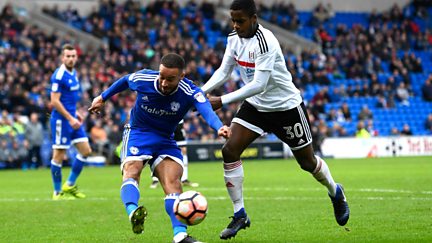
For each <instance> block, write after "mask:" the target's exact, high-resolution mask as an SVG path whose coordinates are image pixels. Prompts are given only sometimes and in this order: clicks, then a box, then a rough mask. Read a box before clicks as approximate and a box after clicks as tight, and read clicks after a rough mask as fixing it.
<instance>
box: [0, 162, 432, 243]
mask: <svg viewBox="0 0 432 243" xmlns="http://www.w3.org/2000/svg"><path fill="white" fill-rule="evenodd" d="M327 163H328V165H329V167H330V169H331V171H332V174H333V177H334V178H335V180H336V181H337V182H340V183H342V184H343V185H344V187H345V191H346V195H347V197H348V202H349V205H350V208H351V217H350V220H349V222H348V224H347V225H346V226H345V227H340V226H338V225H337V223H336V221H335V219H334V216H333V209H332V206H331V203H330V200H329V198H328V196H327V193H326V190H325V188H324V187H323V186H321V185H320V184H319V183H317V182H316V181H315V180H314V179H313V177H312V176H311V175H310V174H308V173H306V172H304V171H302V170H301V169H300V167H299V166H298V165H297V163H296V162H295V161H294V160H293V159H289V160H268V161H244V164H243V165H244V170H245V184H244V196H245V204H246V209H247V212H248V214H249V216H250V218H251V220H252V225H251V227H250V228H248V229H247V230H242V231H241V232H240V233H239V234H238V235H237V236H236V238H235V239H232V240H230V241H229V242H432V157H411V158H381V159H352V160H342V159H339V160H334V159H327ZM189 168H190V169H189V170H190V171H189V174H190V179H191V180H193V181H196V182H199V183H200V187H199V188H198V191H200V192H202V193H203V194H204V195H205V196H206V198H207V200H208V202H209V213H208V215H207V218H206V219H205V220H204V221H203V223H201V224H200V225H197V226H193V227H190V228H189V233H190V234H191V235H192V236H194V237H196V238H197V239H199V240H202V241H205V242H222V240H220V239H219V236H218V235H219V232H220V231H221V230H222V229H223V228H224V227H225V226H226V225H227V224H228V223H229V219H228V216H230V215H232V206H231V202H230V200H229V197H228V194H227V192H226V190H225V187H224V182H223V170H222V165H221V163H220V162H212V163H191V164H190V166H189ZM68 174H69V168H65V169H64V170H63V178H64V179H65V177H67V176H68ZM150 180H151V179H150V176H149V170H148V167H147V168H146V169H145V171H144V172H143V175H142V178H141V185H140V190H141V200H140V203H143V204H145V206H146V207H147V209H148V211H149V217H148V220H147V221H146V223H145V232H144V234H141V235H134V234H133V233H132V230H131V226H130V223H129V221H128V218H127V216H126V213H125V210H124V208H123V205H122V203H121V200H120V196H119V189H120V185H121V175H120V171H119V168H118V167H117V166H112V167H103V168H84V170H83V173H82V175H81V177H80V178H79V181H78V184H79V186H80V188H81V189H82V191H83V192H84V193H86V194H87V198H86V199H83V200H74V201H52V200H51V193H52V185H51V176H50V171H49V170H48V169H39V170H36V171H0V189H1V190H0V242H104V243H106V242H152V243H153V242H171V241H172V231H171V224H170V221H169V218H168V217H167V215H166V214H165V210H164V203H163V197H164V195H163V192H162V189H161V188H160V187H158V188H157V189H149V184H150ZM186 190H187V188H186Z"/></svg>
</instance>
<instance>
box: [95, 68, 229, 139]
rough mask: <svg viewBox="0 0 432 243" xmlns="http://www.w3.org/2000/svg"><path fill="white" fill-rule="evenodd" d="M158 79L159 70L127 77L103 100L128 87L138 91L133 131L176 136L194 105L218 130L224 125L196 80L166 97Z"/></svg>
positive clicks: (132, 116) (184, 79)
mask: <svg viewBox="0 0 432 243" xmlns="http://www.w3.org/2000/svg"><path fill="white" fill-rule="evenodd" d="M158 77H159V72H158V71H154V70H148V69H144V70H140V71H138V72H135V73H132V74H128V75H125V76H123V77H122V78H120V79H119V80H117V81H116V83H114V84H113V85H112V86H111V87H110V88H109V89H108V90H106V91H105V92H103V93H102V99H103V100H106V99H108V98H109V97H111V95H113V94H115V93H118V92H120V91H122V90H125V89H127V88H129V89H131V90H133V91H136V92H137V99H136V101H135V105H134V107H133V108H132V110H131V114H130V121H129V124H130V126H131V129H138V130H141V131H143V132H146V131H149V132H157V133H159V134H160V135H162V136H172V134H173V133H174V131H175V129H176V127H177V125H178V124H179V122H180V121H181V120H182V119H183V117H184V116H185V114H186V113H187V112H188V111H189V109H190V108H191V107H193V106H195V107H196V108H197V110H198V111H199V112H200V113H201V114H202V115H203V117H204V118H205V119H206V120H207V122H208V123H209V125H210V126H212V127H213V128H214V129H216V130H217V129H219V128H220V127H221V126H222V123H221V122H220V120H219V119H218V118H217V116H216V115H215V114H214V113H213V111H212V110H211V105H210V103H209V101H208V100H207V99H206V98H205V96H204V93H203V92H202V90H201V89H200V88H199V87H197V86H196V85H194V84H193V82H192V81H190V80H189V79H187V78H183V79H182V80H181V81H180V83H179V85H178V88H177V90H175V91H174V92H172V93H171V94H169V95H164V94H162V93H161V92H160V91H159V90H158V82H159V80H158ZM113 86H114V87H113Z"/></svg>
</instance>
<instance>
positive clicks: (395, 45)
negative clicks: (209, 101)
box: [0, 0, 432, 167]
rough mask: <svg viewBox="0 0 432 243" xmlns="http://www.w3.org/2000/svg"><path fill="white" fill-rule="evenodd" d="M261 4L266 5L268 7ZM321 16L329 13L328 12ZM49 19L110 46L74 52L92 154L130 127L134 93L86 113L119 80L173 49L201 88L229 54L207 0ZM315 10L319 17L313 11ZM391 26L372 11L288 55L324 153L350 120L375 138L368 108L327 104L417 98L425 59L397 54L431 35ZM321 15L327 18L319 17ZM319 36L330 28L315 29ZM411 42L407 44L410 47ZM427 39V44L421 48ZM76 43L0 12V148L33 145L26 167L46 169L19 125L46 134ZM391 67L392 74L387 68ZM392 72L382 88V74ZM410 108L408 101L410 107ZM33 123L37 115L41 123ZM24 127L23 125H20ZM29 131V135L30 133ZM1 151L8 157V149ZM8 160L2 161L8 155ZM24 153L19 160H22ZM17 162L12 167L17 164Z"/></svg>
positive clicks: (209, 135) (195, 130)
mask: <svg viewBox="0 0 432 243" xmlns="http://www.w3.org/2000/svg"><path fill="white" fill-rule="evenodd" d="M264 7H265V5H261V8H264ZM270 9H271V10H272V11H274V12H278V13H280V14H286V16H289V19H290V20H293V19H295V18H296V17H295V16H296V15H297V11H296V9H295V6H294V5H293V4H286V3H284V2H283V1H282V2H281V3H278V4H276V5H274V6H272V7H270ZM323 9H324V10H325V11H324V12H323ZM44 12H45V13H47V14H49V15H51V16H53V17H55V18H58V19H60V20H63V21H65V22H68V23H70V24H72V25H74V26H76V27H79V28H81V29H82V30H83V31H86V32H88V33H91V34H93V35H94V36H96V37H98V38H101V39H103V40H104V42H105V45H104V47H103V48H101V49H99V50H87V51H86V52H83V51H82V50H81V49H80V48H79V45H78V44H79V43H73V44H74V45H76V47H77V49H78V54H79V61H78V65H77V70H78V72H79V79H80V82H81V88H82V91H83V95H82V102H81V103H79V104H78V111H79V112H81V113H82V114H83V115H84V116H85V117H86V124H85V126H86V129H87V132H88V134H89V137H90V139H91V144H92V145H93V148H94V150H95V151H98V152H100V153H104V154H105V155H106V156H107V157H110V156H111V152H112V151H113V148H115V147H116V146H117V145H118V144H119V143H120V141H121V138H122V135H121V133H122V125H123V124H124V123H125V122H126V119H127V114H128V111H129V109H130V108H131V107H132V106H133V104H134V99H135V94H134V93H132V92H126V93H123V94H119V95H117V96H115V97H113V98H112V101H111V102H108V103H107V104H106V107H105V110H104V112H103V113H102V116H96V115H90V114H88V113H87V107H88V106H89V104H90V101H91V100H92V99H93V98H94V97H95V96H96V95H98V94H99V93H100V92H101V91H102V90H104V89H106V88H107V87H108V86H109V85H110V84H111V83H112V82H113V81H115V80H116V79H117V78H119V77H121V76H122V75H124V74H126V73H129V72H133V71H135V70H138V69H142V68H151V69H157V68H158V67H157V64H158V63H159V59H160V57H161V56H163V55H164V54H166V53H168V52H177V53H179V54H181V55H182V56H184V57H185V60H186V62H187V68H186V73H187V74H186V76H187V77H189V78H190V79H192V80H194V81H196V83H197V85H202V84H203V83H205V82H206V81H207V80H208V79H209V77H210V76H211V74H212V73H213V72H214V70H215V69H216V68H217V67H219V64H220V61H221V60H220V58H221V56H222V55H223V52H224V43H223V42H218V43H216V44H215V45H214V46H213V47H212V46H210V45H209V44H208V43H207V38H208V36H207V35H206V31H208V29H206V26H205V25H204V24H203V23H205V22H210V25H209V26H210V28H211V30H212V31H215V32H217V33H220V34H221V35H222V36H225V35H226V34H227V33H229V32H230V31H231V27H230V26H229V24H228V22H219V21H215V20H214V13H215V7H214V5H213V4H210V3H207V2H206V1H203V2H202V3H201V4H197V3H195V2H194V1H193V0H191V1H189V2H188V3H187V4H186V5H185V6H184V7H180V6H179V5H178V4H177V2H176V1H169V2H167V1H154V2H152V3H150V4H149V5H147V6H145V7H144V6H141V5H140V4H139V2H137V1H126V2H125V3H123V4H117V3H116V2H115V1H114V0H102V1H101V2H100V5H99V7H98V8H95V9H93V10H92V12H91V13H90V14H89V15H88V16H85V17H82V16H80V15H79V13H78V11H77V10H75V9H73V8H71V7H67V8H66V9H64V10H61V9H58V8H57V7H52V8H44ZM315 12H316V13H317V14H315ZM390 12H391V13H392V14H390V19H391V21H397V23H398V24H397V25H393V26H390V25H389V24H386V23H388V21H390V20H388V19H387V18H388V17H387V14H380V13H373V14H371V17H370V26H369V27H366V26H361V25H358V26H354V27H353V28H347V26H344V25H343V24H341V25H339V26H338V30H337V32H336V36H334V37H332V36H329V38H327V39H326V38H323V36H324V35H323V34H322V33H319V34H318V35H317V36H316V38H317V39H316V40H318V41H319V42H320V43H322V46H323V53H320V52H318V51H316V50H306V51H304V52H303V53H302V54H301V55H294V54H293V53H292V52H290V50H289V49H287V48H284V53H285V56H286V60H287V67H288V69H289V70H290V71H291V73H292V74H293V81H294V82H295V84H296V85H297V87H299V88H300V89H301V90H302V92H305V90H306V88H307V86H308V85H314V84H318V85H321V86H322V87H323V88H322V89H320V90H319V91H318V92H316V94H314V95H313V97H311V99H306V102H307V105H308V111H309V115H310V119H311V122H312V125H313V128H312V131H313V136H314V139H315V143H316V144H315V146H316V147H318V148H319V145H320V143H321V142H322V141H323V139H324V138H326V137H329V136H332V137H346V136H353V135H355V133H351V132H349V131H347V129H346V128H345V127H344V124H346V123H351V122H354V123H357V122H359V121H360V123H361V124H363V125H360V123H359V125H358V126H359V127H363V128H364V129H366V130H367V131H368V132H369V134H371V135H372V136H375V135H378V132H377V131H376V130H375V129H374V128H373V114H372V113H371V112H370V110H369V108H370V107H367V106H365V107H364V110H362V111H361V113H360V114H359V115H358V116H356V117H355V119H353V116H352V114H351V111H350V108H349V106H348V104H347V103H342V105H341V106H340V107H339V108H335V109H331V110H330V111H328V112H327V111H326V109H325V107H326V104H328V103H331V102H333V103H334V102H340V101H342V100H343V99H344V98H347V97H375V96H376V97H379V98H378V101H379V102H378V103H377V106H381V107H383V108H391V107H394V106H395V103H396V102H402V103H404V102H408V99H407V98H408V97H410V96H412V95H413V92H412V89H411V81H410V75H409V74H411V73H421V72H423V66H422V61H421V59H420V58H419V57H417V56H415V55H414V54H413V53H408V52H406V53H405V54H404V55H403V56H400V55H398V51H399V50H411V49H416V50H423V49H427V48H430V43H429V44H427V43H428V42H426V44H425V43H423V42H424V41H429V42H431V41H432V39H431V38H430V34H429V32H421V31H418V27H416V26H415V23H413V22H412V21H410V20H409V19H407V18H405V17H404V16H403V15H402V16H401V15H400V14H398V12H400V11H397V9H395V8H392V10H391V11H390ZM323 13H325V18H324V17H323V15H324V14H323ZM333 15H334V13H333V11H332V10H331V6H323V5H318V6H317V8H316V9H315V10H314V16H315V17H316V18H317V21H318V22H321V21H326V19H328V18H332V16H333ZM316 26H317V31H321V32H322V31H325V30H323V29H320V28H321V27H320V24H319V23H318V24H317V25H316ZM407 38H411V39H410V40H407ZM422 41H423V42H422ZM69 42H72V41H71V38H70V37H69V36H67V35H66V36H59V35H58V34H56V33H46V32H45V31H44V30H42V29H40V28H38V27H36V26H32V25H28V24H25V23H24V21H23V19H22V17H20V16H17V15H15V14H14V13H13V9H12V7H11V6H10V5H7V6H6V7H5V8H4V9H3V10H2V12H1V15H0V110H1V111H3V115H2V118H1V121H0V136H1V138H2V139H1V140H2V142H1V144H0V146H2V148H3V146H5V148H10V150H11V151H12V152H17V151H16V150H14V149H13V146H14V144H15V143H18V144H19V145H22V146H19V147H25V146H27V147H28V149H27V152H28V154H27V155H26V159H20V161H28V163H29V164H30V163H31V162H33V164H34V166H38V165H39V164H40V157H38V156H36V155H35V154H37V152H35V151H38V150H39V149H40V147H41V146H42V142H43V141H42V142H41V140H38V139H36V138H35V137H37V136H36V135H34V134H33V135H31V136H33V137H29V136H30V135H29V136H26V135H28V134H27V133H26V132H24V134H23V136H20V135H18V134H17V133H18V132H17V129H16V128H14V127H19V126H20V124H21V125H22V126H25V127H29V126H32V127H33V128H32V129H34V128H35V127H36V128H37V130H38V131H41V133H42V134H43V137H49V134H47V131H48V127H47V126H48V122H47V121H48V120H49V113H50V110H51V106H50V103H49V90H50V87H49V79H50V75H51V74H52V72H53V71H54V70H55V69H56V68H57V66H58V65H59V50H60V48H61V46H62V44H64V43H69ZM385 69H388V70H385ZM386 71H387V72H388V73H389V74H390V75H388V77H387V78H386V80H384V82H382V80H379V75H380V74H381V73H383V72H386ZM331 78H349V79H354V80H356V84H355V85H349V86H348V85H345V84H341V85H340V86H334V85H331ZM430 79H431V77H429V83H428V81H426V82H425V85H424V88H423V96H424V98H425V100H429V99H428V98H427V97H429V98H430V97H432V95H431V94H432V91H431V84H430V81H431V80H430ZM241 85H242V84H241V81H240V77H239V76H236V75H235V74H234V75H233V76H232V78H231V80H230V81H229V82H228V83H226V84H225V85H224V86H223V87H221V88H220V89H217V90H215V91H214V92H215V94H222V93H225V92H230V91H232V90H235V89H237V88H239V87H240V86H241ZM237 105H238V104H231V105H229V106H226V107H224V108H223V109H221V110H219V111H217V114H218V115H219V116H220V117H221V119H222V120H223V121H224V123H225V124H229V123H230V122H231V119H232V117H233V116H234V114H235V111H236V109H237ZM407 105H408V104H407ZM35 117H36V118H35ZM24 124H26V125H24ZM185 129H186V131H187V134H188V138H189V139H190V140H201V141H211V140H214V139H216V136H215V134H214V133H213V132H212V131H211V130H210V129H209V128H208V126H207V125H204V124H203V121H202V120H201V119H200V118H199V117H198V116H194V115H188V116H187V117H186V119H185ZM29 134H30V133H29ZM3 151H7V150H6V149H5V150H3ZM0 154H1V156H0V162H2V161H3V162H5V161H6V162H8V163H9V164H10V165H11V167H13V166H21V165H16V163H14V162H13V161H16V159H15V160H14V158H15V157H16V156H15V155H14V156H11V155H9V154H10V153H9V152H8V153H6V152H5V153H0ZM6 154H8V156H6V157H2V156H4V155H6ZM22 156H23V155H22ZM12 164H14V165H13V166H12Z"/></svg>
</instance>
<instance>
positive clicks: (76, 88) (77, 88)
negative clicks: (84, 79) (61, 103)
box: [70, 84, 80, 91]
mask: <svg viewBox="0 0 432 243" xmlns="http://www.w3.org/2000/svg"><path fill="white" fill-rule="evenodd" d="M79 88H80V85H79V84H77V85H74V86H72V87H71V88H70V91H75V90H79Z"/></svg>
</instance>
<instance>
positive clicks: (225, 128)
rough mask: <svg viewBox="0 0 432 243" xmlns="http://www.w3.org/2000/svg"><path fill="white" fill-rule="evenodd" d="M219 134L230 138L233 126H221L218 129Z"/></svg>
mask: <svg viewBox="0 0 432 243" xmlns="http://www.w3.org/2000/svg"><path fill="white" fill-rule="evenodd" d="M218 136H221V137H224V138H226V139H228V138H229V137H230V136H231V128H229V127H228V126H226V125H224V126H223V127H221V128H219V130H218Z"/></svg>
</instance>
